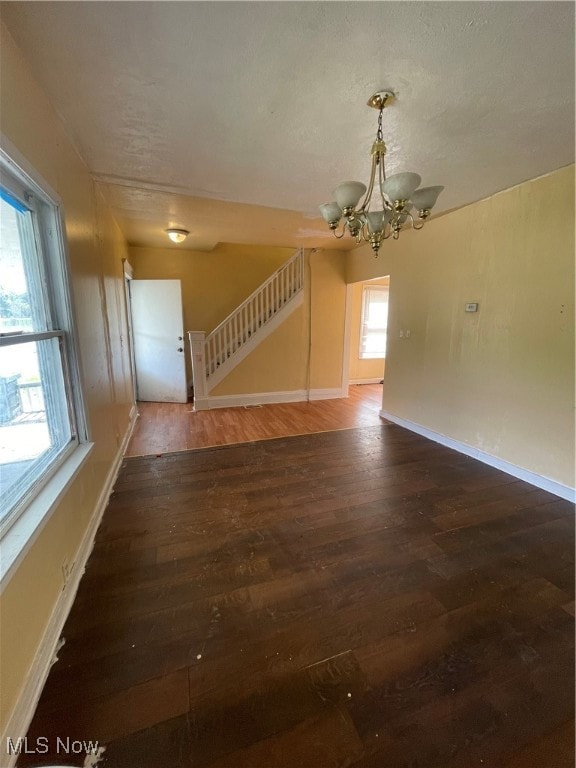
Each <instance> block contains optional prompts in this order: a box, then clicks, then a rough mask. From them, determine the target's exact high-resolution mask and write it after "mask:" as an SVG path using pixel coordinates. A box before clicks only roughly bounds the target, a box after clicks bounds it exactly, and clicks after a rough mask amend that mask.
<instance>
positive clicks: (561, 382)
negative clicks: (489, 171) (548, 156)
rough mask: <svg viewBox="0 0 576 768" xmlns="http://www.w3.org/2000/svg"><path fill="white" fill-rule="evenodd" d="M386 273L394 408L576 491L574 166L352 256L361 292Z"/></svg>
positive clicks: (388, 406) (352, 274)
mask: <svg viewBox="0 0 576 768" xmlns="http://www.w3.org/2000/svg"><path fill="white" fill-rule="evenodd" d="M378 274H380V275H381V274H390V280H391V292H390V316H389V331H390V335H389V344H388V354H387V360H386V366H387V369H386V378H385V380H384V401H383V407H384V410H385V411H388V412H390V413H392V414H394V415H396V416H398V417H401V418H403V419H407V420H409V421H412V422H415V423H417V424H419V425H421V426H424V427H427V428H428V429H430V430H433V431H435V432H437V433H441V434H442V435H446V436H448V437H451V438H452V439H454V440H458V441H460V442H462V443H466V444H467V445H470V446H473V447H475V448H477V449H480V450H482V451H485V452H487V453H489V454H491V455H492V456H495V457H497V458H499V459H503V460H505V461H508V462H510V463H512V464H515V465H517V466H519V467H522V468H524V469H527V470H529V471H531V472H534V473H536V474H538V475H541V476H543V477H547V478H551V479H553V480H556V481H557V482H560V483H564V484H565V485H568V486H570V487H573V486H574V167H573V166H571V167H568V168H563V169H560V170H559V171H556V172H555V173H552V174H549V175H547V176H544V177H542V178H539V179H534V180H532V181H528V182H526V183H524V184H521V185H519V186H517V187H514V188H512V189H509V190H506V191H504V192H501V193H499V194H497V195H494V196H493V197H491V198H488V199H487V200H482V201H480V202H478V203H475V204H473V205H470V206H467V207H466V208H462V209H460V210H457V211H454V212H452V213H450V214H447V215H445V216H441V217H439V218H438V219H432V220H431V221H430V222H429V223H428V224H427V225H426V227H425V228H424V230H423V231H422V232H405V233H403V234H402V236H401V238H400V240H399V241H398V242H395V243H394V242H390V241H388V242H386V243H384V245H383V247H382V249H381V256H380V257H379V258H378V259H374V257H373V255H372V253H371V252H370V249H369V248H362V249H359V250H358V251H355V252H353V253H351V254H349V259H348V265H347V280H348V281H349V282H355V281H358V280H363V279H364V280H365V279H369V278H371V277H376V276H378ZM472 301H474V302H479V312H478V313H476V314H470V313H465V312H464V304H465V302H472ZM406 329H410V331H411V337H410V338H409V339H406V338H404V339H400V338H399V332H400V330H406Z"/></svg>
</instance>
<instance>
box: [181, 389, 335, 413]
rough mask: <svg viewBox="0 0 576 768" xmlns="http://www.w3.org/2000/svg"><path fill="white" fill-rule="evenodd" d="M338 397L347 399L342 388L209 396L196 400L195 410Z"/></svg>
mask: <svg viewBox="0 0 576 768" xmlns="http://www.w3.org/2000/svg"><path fill="white" fill-rule="evenodd" d="M337 397H347V392H345V391H344V390H343V389H342V388H341V387H335V388H333V389H311V390H310V392H309V393H307V392H306V390H305V389H293V390H289V391H286V392H254V393H252V394H245V395H208V396H207V397H202V398H197V399H196V400H194V410H196V411H207V410H211V409H212V408H243V407H244V408H245V407H250V406H255V405H271V404H274V403H302V402H305V401H306V400H331V399H333V398H337Z"/></svg>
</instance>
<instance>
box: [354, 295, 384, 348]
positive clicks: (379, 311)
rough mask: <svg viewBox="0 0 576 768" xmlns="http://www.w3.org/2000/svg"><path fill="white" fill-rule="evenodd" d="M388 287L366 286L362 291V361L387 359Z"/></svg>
mask: <svg viewBox="0 0 576 768" xmlns="http://www.w3.org/2000/svg"><path fill="white" fill-rule="evenodd" d="M387 325H388V286H387V285H365V286H364V288H363V290H362V321H361V324H360V355H359V356H360V359H361V360H370V359H374V358H378V357H386V328H387Z"/></svg>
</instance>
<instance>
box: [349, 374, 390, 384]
mask: <svg viewBox="0 0 576 768" xmlns="http://www.w3.org/2000/svg"><path fill="white" fill-rule="evenodd" d="M383 378H384V377H383V376H377V377H376V378H374V379H350V381H349V382H348V383H349V384H381V383H382V379H383Z"/></svg>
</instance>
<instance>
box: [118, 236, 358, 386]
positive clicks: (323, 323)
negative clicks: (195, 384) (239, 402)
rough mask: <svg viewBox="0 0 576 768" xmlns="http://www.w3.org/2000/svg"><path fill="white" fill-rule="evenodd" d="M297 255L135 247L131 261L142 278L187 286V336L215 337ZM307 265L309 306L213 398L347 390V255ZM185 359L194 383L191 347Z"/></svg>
mask: <svg viewBox="0 0 576 768" xmlns="http://www.w3.org/2000/svg"><path fill="white" fill-rule="evenodd" d="M293 253H294V249H292V248H275V247H269V248H268V247H264V246H246V245H234V244H230V243H221V244H220V245H218V246H217V247H216V248H214V250H213V251H212V252H210V253H204V252H201V251H190V250H185V249H182V250H178V251H176V250H175V249H173V248H166V249H159V248H130V257H129V259H130V263H131V265H132V267H133V268H134V277H135V278H136V279H141V280H162V279H164V280H166V279H178V280H181V281H182V304H183V311H184V328H185V330H187V331H206V332H210V331H211V330H213V329H214V328H215V327H216V326H217V325H218V323H220V322H221V321H222V320H224V318H225V317H226V316H227V315H228V314H229V313H230V312H231V311H232V310H234V309H236V307H237V306H238V305H239V304H241V303H242V302H243V301H244V299H246V298H247V297H248V296H249V295H250V294H251V293H252V291H254V290H255V289H256V288H257V287H258V286H259V285H260V284H261V283H263V282H264V281H265V280H266V279H267V278H268V277H270V275H272V274H273V273H274V271H275V270H276V269H278V268H279V267H280V266H281V265H282V264H284V262H285V261H287V260H288V259H289V258H290V257H291V256H292V255H293ZM305 259H306V267H305V275H306V277H305V285H306V291H305V298H304V304H303V306H302V307H300V308H298V309H297V310H295V312H294V313H293V314H292V315H291V316H290V317H289V318H288V319H287V320H286V321H285V322H284V323H283V324H282V325H281V326H280V327H279V328H278V329H277V330H276V331H274V332H273V333H272V334H271V335H270V336H269V337H268V338H266V339H264V341H263V342H262V343H261V344H260V345H259V346H258V347H257V348H256V349H255V350H254V351H253V352H252V353H251V354H250V355H248V357H247V358H246V359H245V360H243V361H242V362H241V363H240V364H239V365H238V366H237V367H236V368H235V369H234V370H233V371H231V373H230V374H229V375H228V376H227V377H226V378H225V379H224V380H223V381H222V382H221V383H220V384H219V385H218V386H216V387H215V388H214V390H213V391H212V392H211V393H210V394H212V395H239V394H252V393H261V392H286V391H294V390H302V389H308V388H311V389H335V388H337V387H340V386H341V380H342V361H343V357H342V355H343V338H344V312H345V300H346V284H345V265H346V256H345V254H344V253H342V252H341V251H333V250H323V251H313V252H312V253H311V254H306V257H305ZM309 349H310V361H308V353H309ZM186 356H187V367H188V378H189V379H190V355H189V350H188V348H187V349H186ZM308 382H309V384H308Z"/></svg>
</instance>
